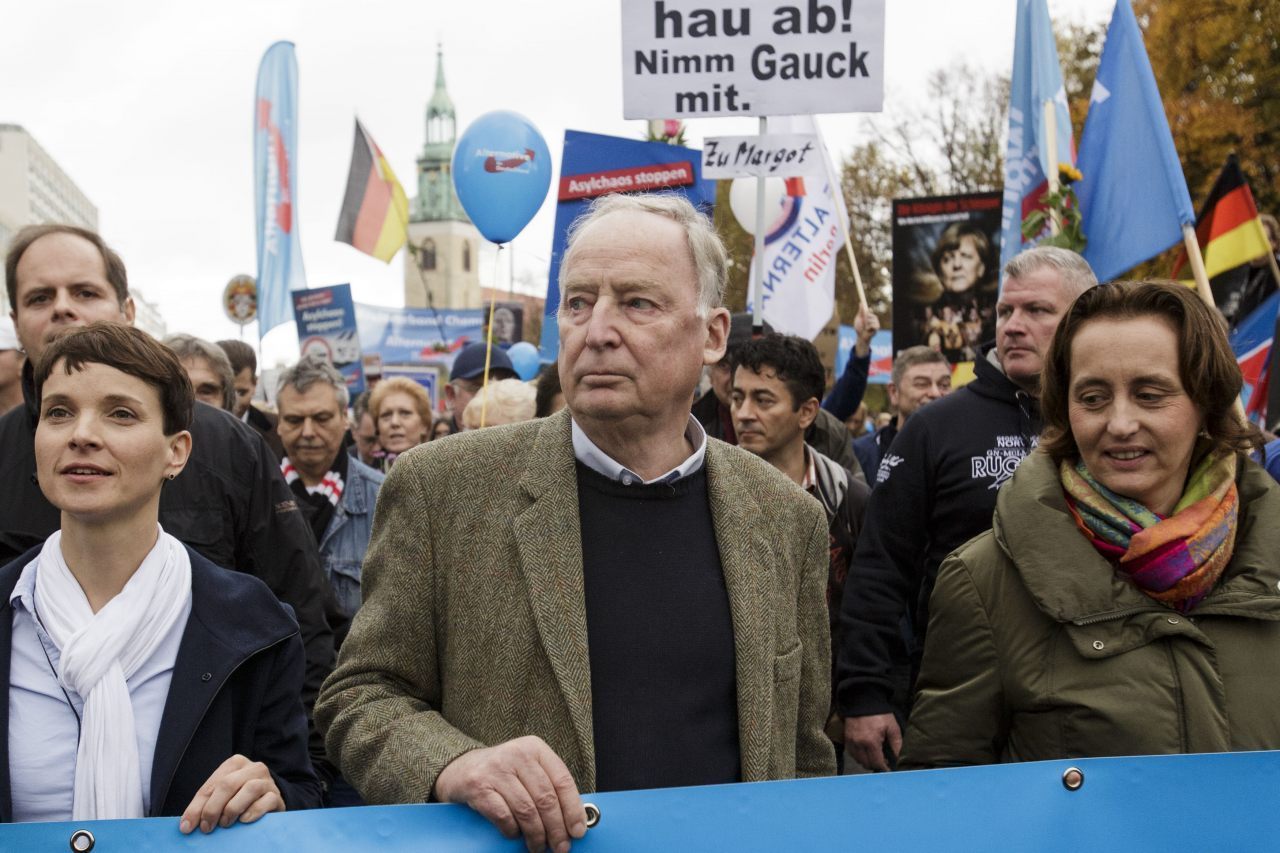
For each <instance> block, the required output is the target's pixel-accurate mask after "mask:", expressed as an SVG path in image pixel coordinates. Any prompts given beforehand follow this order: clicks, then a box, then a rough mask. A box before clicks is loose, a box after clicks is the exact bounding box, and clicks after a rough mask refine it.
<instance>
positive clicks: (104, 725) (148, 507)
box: [0, 323, 320, 832]
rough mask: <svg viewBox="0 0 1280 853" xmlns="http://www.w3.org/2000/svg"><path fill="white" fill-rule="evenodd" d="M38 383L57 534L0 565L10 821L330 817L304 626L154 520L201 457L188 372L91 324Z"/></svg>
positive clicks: (2, 711)
mask: <svg viewBox="0 0 1280 853" xmlns="http://www.w3.org/2000/svg"><path fill="white" fill-rule="evenodd" d="M34 378H35V387H36V396H37V398H38V399H39V400H40V414H39V421H38V424H37V427H36V434H35V454H36V476H37V477H38V479H39V483H40V488H41V490H42V491H43V492H44V494H45V496H46V497H48V499H49V501H50V502H51V503H52V504H53V505H54V506H56V507H57V508H58V509H59V510H60V511H61V529H60V530H58V531H57V532H55V533H54V534H53V535H52V536H50V537H49V539H48V540H47V541H46V542H45V543H44V544H43V545H41V546H38V547H36V548H33V549H32V550H31V551H28V552H27V553H26V554H24V555H23V556H22V557H20V558H19V559H17V560H16V561H14V562H12V563H10V564H9V565H7V566H5V567H3V568H0V601H2V602H3V603H4V605H3V607H2V608H0V659H3V660H4V661H5V662H6V664H7V667H6V668H4V669H3V670H0V672H2V673H3V681H2V682H0V686H2V687H3V690H0V720H7V733H6V734H7V736H8V742H9V752H8V762H7V764H5V765H4V766H0V819H4V820H17V821H30V820H95V819H116V818H136V817H147V816H160V815H175V816H176V815H182V820H181V823H180V828H181V830H182V831H183V832H190V831H192V830H193V829H195V828H196V827H197V826H199V827H200V828H201V829H202V830H203V831H205V832H209V831H211V830H212V829H213V828H214V827H215V826H229V825H230V824H231V823H233V822H235V821H237V820H238V821H241V822H245V823H248V822H252V821H254V820H257V819H258V818H259V817H261V816H262V815H263V814H265V813H267V812H269V811H282V810H284V809H285V808H286V807H288V808H305V807H308V806H313V805H318V804H319V799H320V786H319V783H318V780H317V779H316V777H315V775H314V772H313V771H312V768H311V762H310V759H309V758H308V754H307V721H306V715H305V712H304V711H303V708H302V703H301V699H300V690H301V686H302V668H303V652H302V643H301V639H300V637H299V633H298V626H297V623H296V622H295V621H294V620H293V617H292V616H291V614H290V613H289V612H288V611H287V610H285V608H284V607H283V606H282V605H281V604H280V603H279V602H277V601H276V599H275V597H274V596H273V595H272V594H271V592H270V591H269V590H268V589H267V587H266V586H265V585H263V584H262V582H261V581H258V580H257V579H256V578H253V577H250V576H249V575H246V574H241V573H238V572H228V571H226V570H225V569H222V568H220V567H218V566H215V565H214V564H213V563H211V562H209V561H208V560H206V559H204V558H203V557H201V556H200V555H199V554H197V553H196V552H195V551H193V550H191V549H189V548H187V547H186V546H185V545H183V544H182V543H181V542H179V541H178V540H177V539H175V538H173V537H172V536H170V535H169V534H167V533H165V532H164V530H163V529H162V528H161V527H160V525H159V523H158V514H159V504H160V493H161V488H162V486H163V484H164V483H166V482H167V481H169V480H172V479H174V478H175V477H176V476H177V475H178V474H179V473H180V472H181V471H182V469H183V467H184V466H185V465H186V463H187V459H188V456H189V454H190V451H191V434H190V433H189V432H188V431H187V428H188V427H189V426H190V424H191V418H192V412H193V407H194V402H193V393H192V389H191V383H190V381H189V380H188V379H187V375H186V371H185V370H184V369H183V367H182V364H181V363H180V362H179V360H178V358H177V357H176V356H175V355H174V353H173V352H172V351H170V350H169V349H167V348H166V347H164V346H163V345H161V344H160V343H159V342H157V341H155V340H154V339H152V338H151V337H150V336H149V335H147V334H146V333H144V332H141V331H139V330H137V329H133V328H131V327H128V326H124V325H121V324H118V323H95V324H93V325H90V326H86V327H84V328H79V329H74V330H72V331H69V332H68V333H66V334H64V335H63V336H61V337H59V338H57V339H56V340H55V341H54V342H53V343H51V344H50V345H49V347H48V348H47V349H46V350H45V352H44V353H43V355H42V356H41V359H40V361H39V363H38V364H37V365H36V366H35V373H34Z"/></svg>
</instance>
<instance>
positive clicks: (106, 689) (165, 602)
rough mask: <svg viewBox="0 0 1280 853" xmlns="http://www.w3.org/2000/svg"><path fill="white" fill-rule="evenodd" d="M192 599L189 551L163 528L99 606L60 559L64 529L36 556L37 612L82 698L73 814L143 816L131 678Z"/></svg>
mask: <svg viewBox="0 0 1280 853" xmlns="http://www.w3.org/2000/svg"><path fill="white" fill-rule="evenodd" d="M156 526H157V527H158V528H159V525H156ZM190 601H191V555H190V554H188V553H187V549H186V548H185V547H184V546H183V544H182V543H181V542H179V541H178V540H177V539H174V538H173V537H172V536H170V535H169V534H167V533H165V532H164V529H163V528H160V531H159V537H158V539H157V540H156V545H155V547H154V548H152V549H151V552H150V553H149V554H147V556H146V557H145V558H144V559H143V561H142V565H140V566H139V567H138V570H137V571H136V572H134V573H133V577H131V578H129V581H128V582H127V583H126V584H125V585H124V589H122V590H121V591H120V593H119V594H118V595H116V597H115V598H113V599H111V600H110V601H108V602H107V603H106V605H104V606H103V608H102V609H101V610H99V611H98V612H97V613H94V612H93V610H92V609H91V608H90V607H89V600H88V598H86V597H85V594H84V590H83V589H81V588H80V584H79V582H77V581H76V579H75V576H74V575H72V574H71V570H70V569H68V568H67V564H66V561H65V560H64V559H63V558H62V531H57V532H55V533H54V534H53V535H52V536H50V537H49V538H48V539H47V540H46V541H45V543H44V548H43V549H41V551H40V556H39V557H38V558H37V564H36V599H35V603H36V614H37V615H38V616H39V618H40V622H41V624H42V625H43V626H44V628H45V630H46V631H48V632H49V636H50V637H51V638H52V639H53V642H54V644H55V645H56V646H57V647H58V651H59V652H60V655H61V656H60V658H59V660H58V680H59V681H61V682H62V685H63V687H65V688H67V689H68V690H73V691H75V692H76V693H77V694H79V696H80V697H81V698H82V699H83V700H84V712H83V717H82V719H81V722H80V745H79V747H78V748H77V750H76V779H75V792H74V798H73V800H72V809H71V819H72V820H111V819H115V818H134V817H143V816H144V815H143V808H142V775H141V773H140V771H139V769H138V767H139V765H138V738H137V732H136V731H135V729H134V721H133V702H132V701H131V699H130V697H129V686H128V684H127V683H126V681H127V679H128V678H129V676H131V675H133V674H134V673H135V672H137V670H138V668H139V667H140V666H141V665H142V664H143V663H145V662H146V661H147V660H148V659H149V658H150V657H151V655H152V654H154V653H155V651H156V648H157V646H159V645H160V641H161V640H162V639H164V637H165V636H166V635H167V634H168V633H169V631H170V629H172V628H173V626H174V623H176V622H177V620H178V619H179V618H181V616H182V614H183V613H185V612H187V606H188V603H189V602H190Z"/></svg>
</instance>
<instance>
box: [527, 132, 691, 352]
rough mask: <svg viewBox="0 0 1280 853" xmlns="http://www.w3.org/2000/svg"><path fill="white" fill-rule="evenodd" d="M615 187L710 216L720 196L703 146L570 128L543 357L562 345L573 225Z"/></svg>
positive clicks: (562, 163) (563, 162)
mask: <svg viewBox="0 0 1280 853" xmlns="http://www.w3.org/2000/svg"><path fill="white" fill-rule="evenodd" d="M616 192H625V193H635V192H667V193H676V194H678V195H682V196H684V197H685V198H686V199H688V200H689V201H690V202H691V203H692V204H693V205H694V206H695V207H697V208H698V209H699V210H701V211H703V212H704V213H706V214H707V215H708V216H710V215H711V208H712V206H713V205H714V204H715V201H716V184H715V181H708V180H704V179H703V178H702V152H701V151H697V150H694V149H691V148H685V147H683V146H680V145H668V144H667V143H665V142H641V141H639V140H635V139H621V138H619V137H616V136H602V135H600V134H598V133H582V132H581V131H577V130H566V131H565V132H564V152H563V153H562V154H561V156H560V190H559V193H558V195H557V198H558V200H559V204H557V205H556V227H555V231H554V232H553V233H552V236H551V270H550V275H549V276H548V278H547V302H546V315H545V316H544V317H543V319H542V341H541V343H540V346H539V347H538V354H539V356H540V357H541V358H542V360H543V361H544V362H550V361H554V360H555V358H556V353H557V352H558V351H559V349H560V327H559V326H558V325H556V312H557V311H558V310H559V309H560V260H561V259H562V258H563V257H564V250H565V244H566V242H567V237H568V232H569V226H570V225H572V224H573V220H575V219H577V218H578V217H579V216H580V215H582V213H583V212H585V211H586V209H587V206H588V205H590V203H591V200H592V199H593V198H595V197H597V196H602V195H605V194H607V193H616Z"/></svg>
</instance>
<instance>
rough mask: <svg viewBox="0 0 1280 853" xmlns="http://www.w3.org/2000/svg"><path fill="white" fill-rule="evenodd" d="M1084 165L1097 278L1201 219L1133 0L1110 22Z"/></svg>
mask: <svg viewBox="0 0 1280 853" xmlns="http://www.w3.org/2000/svg"><path fill="white" fill-rule="evenodd" d="M1080 171H1081V173H1083V175H1084V177H1083V178H1081V179H1080V181H1079V182H1077V184H1076V187H1075V189H1076V197H1077V198H1078V199H1079V200H1080V214H1081V218H1082V221H1081V228H1082V230H1083V231H1084V235H1085V237H1086V238H1087V239H1088V241H1089V242H1088V245H1087V246H1086V247H1085V250H1084V258H1085V260H1086V261H1088V262H1089V265H1090V266H1092V267H1093V271H1094V273H1095V274H1096V275H1097V276H1098V280H1099V281H1109V280H1110V279H1113V278H1115V277H1116V276H1119V275H1120V274H1122V273H1123V272H1125V271H1126V270H1128V269H1130V268H1131V267H1133V266H1135V265H1136V264H1140V263H1142V262H1143V261H1145V260H1147V259H1148V258H1151V257H1154V256H1155V255H1158V254H1159V253H1161V252H1163V251H1164V250H1165V249H1167V248H1169V247H1170V246H1172V245H1173V244H1175V243H1177V242H1178V241H1179V240H1181V239H1182V226H1183V225H1190V224H1192V223H1194V222H1195V221H1196V214H1195V211H1194V210H1192V208H1191V194H1190V193H1189V192H1187V181H1186V178H1184V177H1183V176H1182V164H1181V163H1180V162H1179V161H1178V152H1177V150H1176V149H1175V148H1174V147H1173V136H1172V135H1171V134H1170V133H1169V121H1168V119H1166V118H1165V114H1164V104H1163V103H1161V101H1160V90H1159V89H1158V88H1157V87H1156V78H1155V75H1154V74H1152V72H1151V62H1150V60H1148V59H1147V49H1146V47H1145V46H1143V43H1142V31H1141V30H1140V29H1138V21H1137V19H1135V18H1134V16H1133V9H1132V8H1131V7H1130V6H1129V0H1116V10H1115V13H1114V14H1113V15H1112V16H1111V24H1110V26H1108V27H1107V41H1106V43H1105V44H1104V45H1103V47H1102V59H1101V61H1100V62H1099V64H1098V76H1097V78H1096V79H1095V80H1094V84H1093V96H1092V97H1091V98H1090V99H1089V115H1088V117H1087V118H1086V119H1085V124H1084V133H1082V134H1081V136H1080Z"/></svg>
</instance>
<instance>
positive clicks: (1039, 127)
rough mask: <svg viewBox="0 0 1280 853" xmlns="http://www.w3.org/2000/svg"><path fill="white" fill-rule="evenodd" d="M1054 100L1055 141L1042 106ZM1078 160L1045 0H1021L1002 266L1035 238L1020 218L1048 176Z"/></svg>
mask: <svg viewBox="0 0 1280 853" xmlns="http://www.w3.org/2000/svg"><path fill="white" fill-rule="evenodd" d="M1046 101H1051V102H1052V103H1053V114H1054V117H1055V133H1054V137H1055V138H1054V144H1053V145H1050V144H1048V140H1047V139H1046V138H1045V133H1046V130H1045V122H1044V105H1045V102H1046ZM1074 162H1075V143H1074V142H1073V141H1072V138H1071V114H1070V112H1069V111H1068V110H1067V93H1066V90H1065V89H1064V88H1063V86H1062V68H1061V66H1060V65H1059V64H1058V46H1057V44H1056V43H1055V42H1054V40H1053V25H1052V23H1051V22H1050V20H1049V10H1048V9H1047V8H1045V0H1019V2H1018V23H1017V32H1016V36H1015V39H1014V45H1013V77H1012V79H1011V80H1010V87H1009V144H1008V147H1007V149H1006V150H1005V158H1004V163H1005V177H1004V204H1003V210H1002V212H1001V221H1000V231H1001V237H1000V267H1001V268H1002V269H1003V268H1004V265H1005V264H1007V263H1008V262H1009V261H1010V260H1012V259H1013V256H1014V255H1016V254H1018V253H1019V252H1021V251H1022V250H1023V249H1025V248H1027V247H1028V246H1029V245H1031V243H1032V242H1034V241H1028V240H1024V239H1023V238H1022V220H1023V219H1024V218H1025V217H1026V215H1027V214H1028V213H1030V212H1031V211H1032V210H1035V209H1036V208H1037V207H1039V204H1040V198H1041V196H1043V195H1044V194H1045V192H1046V191H1048V188H1049V181H1048V175H1049V174H1050V173H1052V172H1053V171H1055V170H1056V169H1057V168H1058V164H1059V163H1074Z"/></svg>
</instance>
